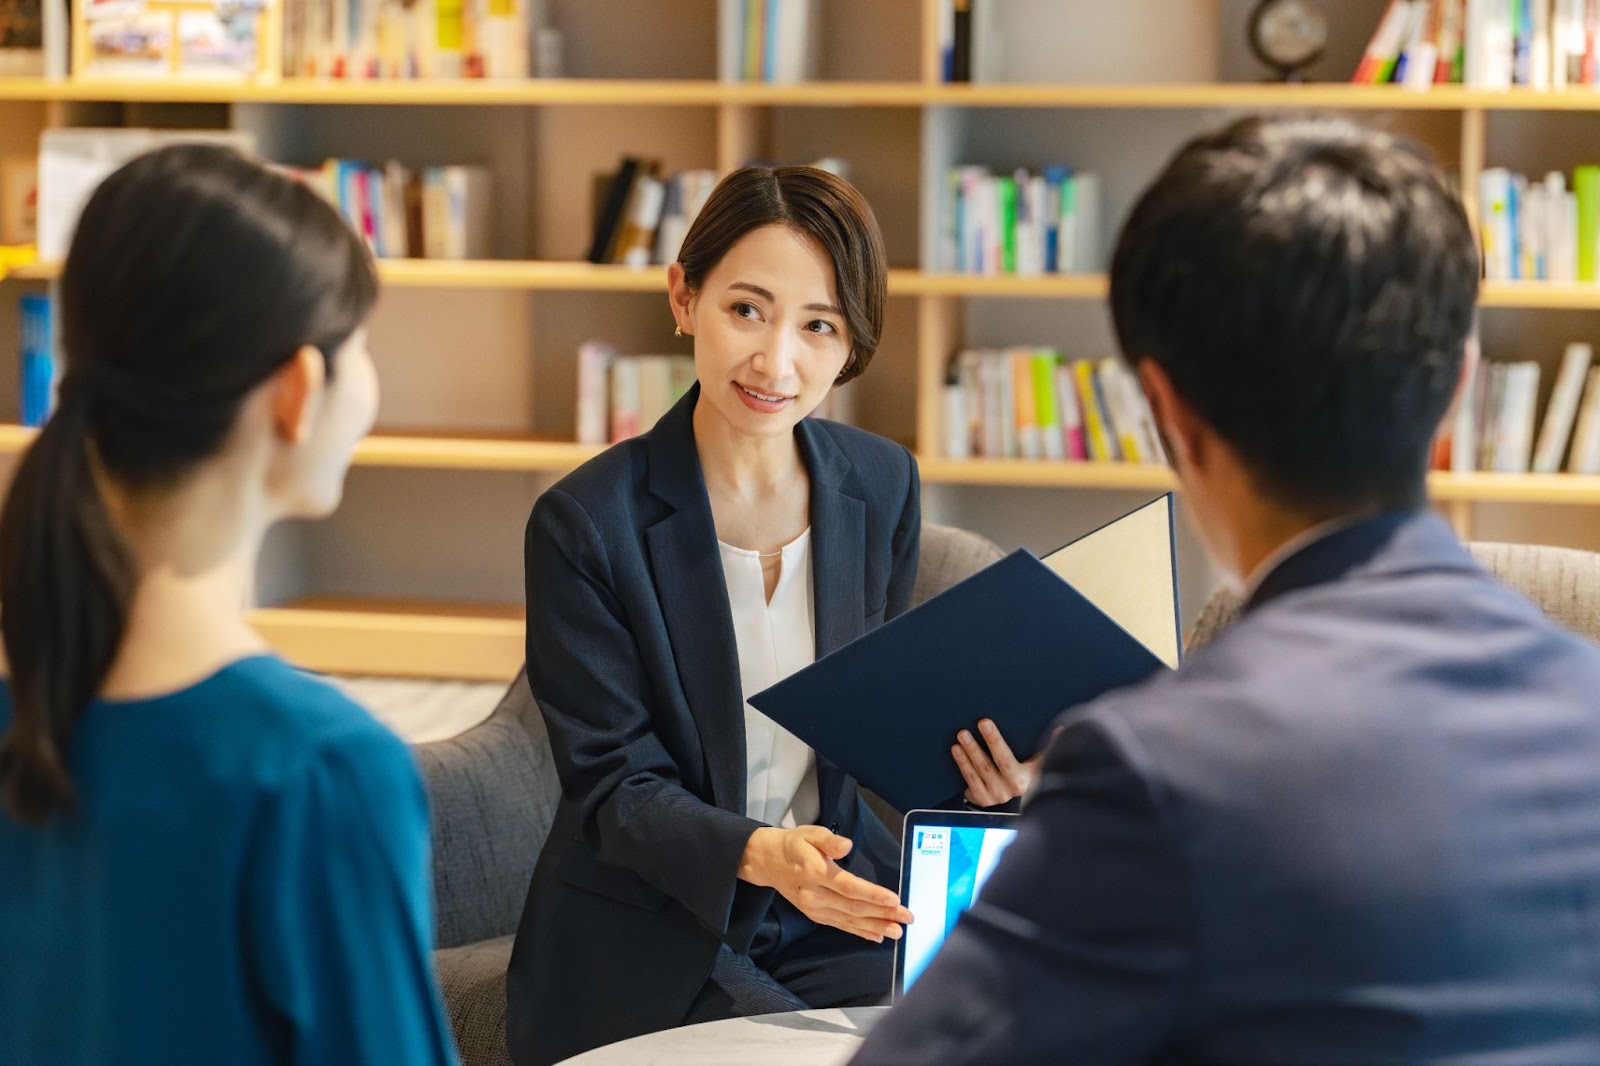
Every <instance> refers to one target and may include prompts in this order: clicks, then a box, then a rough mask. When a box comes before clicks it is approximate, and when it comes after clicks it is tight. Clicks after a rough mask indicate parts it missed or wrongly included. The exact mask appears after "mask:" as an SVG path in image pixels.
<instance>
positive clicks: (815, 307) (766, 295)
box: [728, 281, 844, 318]
mask: <svg viewBox="0 0 1600 1066" xmlns="http://www.w3.org/2000/svg"><path fill="white" fill-rule="evenodd" d="M728 288H729V289H742V290H743V291H745V292H748V293H754V294H755V295H756V296H759V297H761V298H762V299H763V300H766V301H768V302H770V303H777V302H778V298H777V297H776V296H774V295H772V293H771V292H770V291H769V290H767V289H763V288H762V287H761V286H760V285H752V284H751V283H750V282H748V281H736V282H734V283H733V284H731V285H729V286H728ZM802 310H805V311H821V312H823V313H824V314H829V315H838V316H839V317H840V318H843V317H844V312H843V311H842V310H840V309H839V308H838V307H835V306H834V305H833V304H806V305H805V307H804V308H802Z"/></svg>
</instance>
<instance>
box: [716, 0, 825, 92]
mask: <svg viewBox="0 0 1600 1066" xmlns="http://www.w3.org/2000/svg"><path fill="white" fill-rule="evenodd" d="M821 3H822V0H721V3H720V4H719V6H718V12H717V14H718V30H719V32H720V34H721V40H720V41H719V58H718V76H719V77H720V78H721V79H722V80H723V81H764V82H773V83H777V84H793V83H795V82H802V81H810V80H811V79H813V78H815V77H816V76H817V68H818V58H819V49H818V45H819V42H820V40H821V27H820V15H821Z"/></svg>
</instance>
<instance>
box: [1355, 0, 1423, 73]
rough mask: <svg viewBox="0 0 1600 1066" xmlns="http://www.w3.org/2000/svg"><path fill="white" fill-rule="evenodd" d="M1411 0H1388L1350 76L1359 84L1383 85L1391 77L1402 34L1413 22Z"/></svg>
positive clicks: (1398, 56) (1398, 55)
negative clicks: (1376, 26) (1359, 60)
mask: <svg viewBox="0 0 1600 1066" xmlns="http://www.w3.org/2000/svg"><path fill="white" fill-rule="evenodd" d="M1411 9H1412V3H1411V0H1389V6H1388V7H1387V8H1386V9H1385V10H1384V13H1383V18H1382V19H1381V20H1379V22H1378V28H1377V30H1376V31H1375V32H1374V33H1373V35H1372V39H1371V40H1370V41H1368V42H1367V47H1366V50H1365V51H1364V52H1363V53H1362V56H1361V62H1360V63H1359V64H1358V65H1357V66H1356V72H1355V75H1354V76H1353V77H1352V78H1351V79H1350V80H1351V81H1353V82H1356V83H1358V84H1366V85H1381V84H1383V83H1385V82H1387V81H1388V80H1389V77H1390V75H1391V74H1392V73H1393V70H1394V65H1395V63H1396V62H1397V61H1398V60H1399V58H1400V46H1401V38H1402V37H1403V36H1404V35H1405V33H1406V30H1407V28H1408V27H1409V26H1410V24H1411V15H1412V10H1411Z"/></svg>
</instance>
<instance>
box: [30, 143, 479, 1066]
mask: <svg viewBox="0 0 1600 1066" xmlns="http://www.w3.org/2000/svg"><path fill="white" fill-rule="evenodd" d="M376 295H377V281H376V276H375V274H374V271H373V267H372V264H371V261H370V259H369V258H368V255H367V253H366V251H365V250H364V249H363V247H362V245H361V243H360V241H359V240H358V239H357V238H356V237H355V235H354V234H353V233H351V231H350V230H349V229H348V228H346V227H345V226H344V224H343V223H342V222H341V221H340V220H339V218H338V215H337V214H336V213H335V212H334V211H333V209H332V208H330V207H329V206H328V205H327V204H326V203H324V202H323V201H322V200H321V199H320V198H319V197H317V196H316V194H315V193H313V192H312V191H311V190H309V189H308V188H306V187H305V186H303V185H301V184H300V183H298V182H296V181H294V180H292V179H290V178H287V177H285V176H283V175H281V174H278V173H275V172H273V171H271V170H269V169H267V168H266V167H264V166H262V165H260V164H259V163H256V162H253V161H251V160H248V159H246V158H245V157H243V156H240V155H238V154H237V153H234V152H232V151H229V150H227V149H223V148H219V147H213V146H202V145H186V146H180V147H172V148H166V149H162V150H160V151H157V152H153V153H151V154H149V155H145V156H142V157H140V158H139V159H136V160H134V161H133V162H131V163H129V164H128V165H127V166H125V167H123V168H122V169H121V170H119V171H117V172H116V173H115V174H113V175H112V176H111V177H110V178H108V179H107V180H106V181H105V183H104V184H103V185H101V186H100V188H99V189H98V190H97V191H96V192H95V193H94V195H93V196H92V197H91V198H90V200H89V202H88V204H87V205H86V206H85V208H84V211H83V215H82V217H81V218H80V220H79V223H78V228H77V232H76V234H75V235H74V237H73V241H72V246H71V249H70V251H69V253H68V255H67V261H66V265H65V268H64V270H63V272H62V276H61V284H60V327H61V336H62V342H63V347H64V349H65V353H66V373H65V376H64V377H63V379H62V381H61V386H60V395H59V405H58V408H57V411H56V413H55V415H54V416H53V417H52V418H51V420H50V421H49V423H48V424H47V425H46V426H45V427H44V429H43V430H41V432H40V433H39V436H38V438H37V439H36V440H35V441H34V443H33V445H32V447H31V448H29V449H28V451H27V453H26V454H25V455H24V456H23V458H22V461H21V463H20V465H19V467H18V469H17V471H16V476H15V478H14V480H13V482H12V485H11V489H10V492H9V494H8V496H7V497H6V500H5V505H4V511H3V513H0V636H3V640H4V649H5V657H6V659H7V660H8V664H9V665H8V673H9V677H8V680H7V681H5V682H4V683H0V1062H4V1063H6V1064H8V1066H35V1064H39V1066H44V1064H49V1066H75V1064H80V1063H82V1064H87V1063H95V1064H97V1066H100V1064H121V1063H128V1064H133V1063H140V1064H144V1063H161V1064H163V1066H169V1064H185V1063H202V1062H204V1063H224V1062H225V1063H229V1064H233V1066H244V1064H254V1063H301V1062H308V1063H309V1062H317V1063H322V1062H327V1063H340V1064H343V1066H354V1064H358V1063H380V1062H381V1063H386V1064H410V1063H448V1062H451V1061H453V1059H454V1051H453V1049H452V1047H451V1042H450V1037H449V1033H448V1029H447V1027H446V1025H445V1022H444V1019H443V1015H442V1011H441V1009H440V1005H439V999H438V994H437V991H436V989H435V987H434V984H433V978H432V972H431V969H430V965H429V962H430V957H429V948H430V946H431V939H432V921H431V914H430V902H429V898H428V893H429V885H428V876H429V870H428V850H427V831H428V822H427V810H426V800H425V797H424V795H423V791H422V787H421V783H420V780H419V778H418V775H417V772H416V769H415V767H414V766H413V764H412V762H411V759H410V755H409V752H408V751H407V749H406V748H405V746H404V745H403V744H402V743H401V742H400V741H399V740H397V739H396V738H395V737H394V736H393V735H391V734H390V733H388V732H387V731H386V730H385V729H383V727H381V726H380V725H378V724H377V723H376V722H374V721H373V719H372V718H371V717H370V716H368V715H367V714H366V712H365V711H363V710H362V709H361V708H359V707H358V706H356V705H354V704H353V703H351V702H349V701H348V700H347V699H345V698H344V697H343V696H341V695H340V694H339V693H338V692H337V691H336V690H334V689H333V688H331V687H329V686H327V685H325V684H323V683H321V682H319V681H317V680H315V679H314V678H311V677H308V676H306V675H303V674H301V673H299V672H297V671H296V670H295V669H293V668H292V667H290V666H289V665H287V664H286V663H284V662H283V661H282V660H280V659H278V658H276V657H274V656H273V655H272V654H270V653H269V652H268V651H267V649H266V647H265V645H264V644H263V642H262V641H261V639H260V637H258V636H257V635H256V634H255V633H254V632H253V631H252V630H251V629H250V627H249V625H248V624H247V623H246V621H245V618H244V614H243V611H244V607H245V605H246V603H247V602H248V601H249V599H250V596H251V585H252V580H253V576H254V569H255V564H256V556H257V553H258V550H259V547H260V543H261V540H262V537H263V536H264V535H265V533H266V531H267V529H268V527H269V526H271V525H272V524H273V523H274V522H276V521H278V520H279V519H283V518H307V517H316V516H321V515H325V514H327V513H329V512H330V511H332V510H333V509H334V507H335V506H336V505H337V504H338V501H339V497H340V494H341V491H342V485H343V480H344V474H345V470H346V468H347V466H348V464H349V459H350V455H351V452H352V450H353V449H354V446H355V444H356V442H357V441H358V440H359V439H360V438H361V437H362V436H363V435H365V433H366V432H367V430H368V429H370V428H371V425H372V420H373V417H374V413H375V410H376V406H377V386H376V380H375V376H374V372H373V367H372V360H371V358H370V356H369V355H368V354H367V351H366V331H365V322H366V319H367V317H368V315H369V313H370V311H371V309H372V306H373V303H374V300H375V299H376Z"/></svg>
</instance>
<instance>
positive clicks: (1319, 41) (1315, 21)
mask: <svg viewBox="0 0 1600 1066" xmlns="http://www.w3.org/2000/svg"><path fill="white" fill-rule="evenodd" d="M1250 43H1251V44H1252V45H1253V46H1254V47H1255V50H1256V52H1257V54H1259V55H1260V56H1261V58H1262V59H1264V60H1266V61H1267V62H1269V63H1272V64H1274V65H1276V66H1280V67H1298V66H1302V65H1304V64H1306V63H1309V62H1311V61H1312V60H1313V59H1315V58H1317V56H1319V55H1321V54H1322V50H1323V48H1325V47H1326V46H1327V44H1328V16H1327V14H1325V13H1324V12H1323V10H1322V8H1321V6H1320V5H1319V4H1317V3H1315V2H1314V0H1262V3H1261V5H1260V6H1259V7H1257V8H1256V10H1255V14H1254V15H1253V16H1252V17H1251V19H1250Z"/></svg>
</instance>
